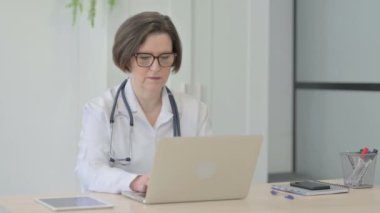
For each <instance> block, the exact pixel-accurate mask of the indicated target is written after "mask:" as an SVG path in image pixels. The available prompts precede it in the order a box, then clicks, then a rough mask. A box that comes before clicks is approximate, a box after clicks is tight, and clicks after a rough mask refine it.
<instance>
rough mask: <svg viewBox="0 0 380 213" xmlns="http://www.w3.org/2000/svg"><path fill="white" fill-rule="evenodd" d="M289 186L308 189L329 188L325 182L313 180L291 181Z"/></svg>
mask: <svg viewBox="0 0 380 213" xmlns="http://www.w3.org/2000/svg"><path fill="white" fill-rule="evenodd" d="M290 185H291V186H294V187H298V188H303V189H309V190H322V189H330V185H329V184H326V183H318V182H314V181H296V182H291V183H290Z"/></svg>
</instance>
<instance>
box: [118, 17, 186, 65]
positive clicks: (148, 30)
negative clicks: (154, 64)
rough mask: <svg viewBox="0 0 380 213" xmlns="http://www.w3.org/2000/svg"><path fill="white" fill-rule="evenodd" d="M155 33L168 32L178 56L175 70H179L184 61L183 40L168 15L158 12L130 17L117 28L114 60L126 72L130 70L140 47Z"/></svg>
mask: <svg viewBox="0 0 380 213" xmlns="http://www.w3.org/2000/svg"><path fill="white" fill-rule="evenodd" d="M153 33H167V34H168V35H169V36H170V38H171V40H172V46H173V50H172V51H173V52H174V53H176V55H177V56H176V58H175V61H174V63H173V71H174V72H178V70H179V68H180V67H181V61H182V47H181V40H180V38H179V36H178V33H177V30H176V28H175V26H174V24H173V22H172V21H171V20H170V18H169V17H168V16H166V15H162V14H160V13H158V12H142V13H139V14H136V15H134V16H132V17H130V18H128V19H127V20H126V21H125V22H124V23H123V24H122V25H121V26H120V27H119V29H118V30H117V32H116V35H115V40H114V44H113V49H112V54H113V61H114V62H115V64H116V66H118V67H119V68H120V69H121V70H123V71H124V72H125V71H127V72H130V71H131V70H130V67H131V66H130V63H131V59H132V58H133V57H134V55H135V54H136V53H137V51H138V48H139V47H140V46H141V45H142V44H143V43H144V42H145V39H146V38H147V36H148V35H151V34H153Z"/></svg>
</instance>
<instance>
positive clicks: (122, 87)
mask: <svg viewBox="0 0 380 213" xmlns="http://www.w3.org/2000/svg"><path fill="white" fill-rule="evenodd" d="M127 82H128V78H127V79H125V80H124V81H123V82H122V83H121V84H120V86H119V88H118V90H117V91H116V95H115V99H114V102H113V105H112V110H111V115H110V126H111V132H110V133H111V138H110V139H111V141H110V151H109V155H110V159H109V161H110V162H111V163H115V162H116V161H118V162H120V163H122V162H124V161H125V162H126V164H129V163H130V162H131V160H132V141H131V140H129V141H128V143H129V144H128V147H129V156H128V157H125V158H116V157H114V156H113V154H112V150H113V149H112V143H113V124H114V123H115V111H116V106H117V101H118V99H119V96H120V93H121V98H122V100H123V103H124V106H125V108H126V109H127V111H128V115H129V126H130V132H129V139H131V134H132V127H133V126H134V118H133V115H132V110H131V107H130V106H129V103H128V101H127V96H126V94H125V85H126V84H127ZM165 89H166V91H167V93H168V98H169V102H170V107H171V108H172V113H173V136H174V137H181V126H180V121H179V113H178V108H177V103H176V101H175V99H174V95H173V93H172V92H171V91H170V89H169V88H168V87H165Z"/></svg>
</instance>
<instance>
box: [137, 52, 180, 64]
mask: <svg viewBox="0 0 380 213" xmlns="http://www.w3.org/2000/svg"><path fill="white" fill-rule="evenodd" d="M139 55H149V56H152V57H153V60H152V62H151V63H150V64H149V65H146V66H142V65H140V64H139V60H138V59H137V57H138V56H139ZM163 55H173V56H174V60H173V62H172V64H171V65H169V66H162V65H161V62H160V57H161V56H163ZM134 56H135V59H136V63H137V65H138V66H139V67H150V66H152V64H153V63H154V61H155V60H156V59H157V61H158V64H159V65H160V67H171V66H173V64H174V63H175V58H176V57H177V53H162V54H160V55H158V56H154V55H153V54H152V53H135V54H134Z"/></svg>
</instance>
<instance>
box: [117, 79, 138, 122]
mask: <svg viewBox="0 0 380 213" xmlns="http://www.w3.org/2000/svg"><path fill="white" fill-rule="evenodd" d="M124 91H125V95H126V96H127V101H128V104H129V106H130V107H131V111H132V114H136V113H137V111H138V109H137V106H138V103H137V99H136V96H135V93H134V92H133V90H132V85H131V81H130V80H128V82H127V84H126V85H125V88H124ZM117 109H118V112H119V113H122V114H123V115H126V116H128V117H129V114H128V110H127V108H126V106H125V105H124V101H123V98H122V94H121V93H120V95H119V99H118V100H117Z"/></svg>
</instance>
